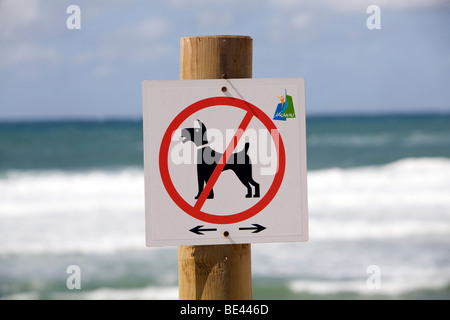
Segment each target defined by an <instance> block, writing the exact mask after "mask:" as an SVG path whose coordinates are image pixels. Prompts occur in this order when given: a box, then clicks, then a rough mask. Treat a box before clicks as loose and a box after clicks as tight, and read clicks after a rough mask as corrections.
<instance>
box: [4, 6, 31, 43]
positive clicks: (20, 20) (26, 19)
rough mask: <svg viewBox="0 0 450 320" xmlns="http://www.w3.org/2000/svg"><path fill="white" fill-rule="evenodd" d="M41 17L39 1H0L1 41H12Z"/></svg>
mask: <svg viewBox="0 0 450 320" xmlns="http://www.w3.org/2000/svg"><path fill="white" fill-rule="evenodd" d="M38 17H39V0H2V1H0V39H12V38H14V37H16V36H17V35H18V34H19V33H21V32H23V31H24V30H26V29H28V28H29V27H30V26H31V25H32V24H34V23H35V22H36V21H37V20H38Z"/></svg>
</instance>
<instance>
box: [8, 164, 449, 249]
mask: <svg viewBox="0 0 450 320" xmlns="http://www.w3.org/2000/svg"><path fill="white" fill-rule="evenodd" d="M143 189H144V181H143V171H142V170H140V169H123V170H118V171H106V170H105V171H100V170H98V171H87V172H64V171H13V172H8V173H6V174H4V175H3V176H2V177H0V254H6V253H35V254H40V253H55V254H60V253H64V252H85V253H93V252H99V253H102V252H106V253H109V252H114V251H118V250H133V249H135V250H138V249H144V248H145V247H144V234H145V231H144V191H143ZM449 195H450V160H449V159H444V158H417V159H415V158H410V159H404V160H400V161H397V162H394V163H391V164H387V165H382V166H371V167H361V168H351V169H339V168H333V169H325V170H318V171H310V172H309V174H308V196H309V212H310V238H311V241H319V240H320V241H338V240H343V241H347V240H363V239H375V240H376V239H389V238H392V239H402V238H408V237H417V236H444V237H445V236H450V196H449Z"/></svg>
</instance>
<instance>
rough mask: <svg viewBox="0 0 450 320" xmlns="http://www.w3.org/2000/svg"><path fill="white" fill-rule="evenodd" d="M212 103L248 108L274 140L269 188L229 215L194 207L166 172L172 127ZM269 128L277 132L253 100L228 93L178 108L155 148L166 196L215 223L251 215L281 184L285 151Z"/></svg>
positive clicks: (177, 125) (245, 217) (284, 165)
mask: <svg viewBox="0 0 450 320" xmlns="http://www.w3.org/2000/svg"><path fill="white" fill-rule="evenodd" d="M213 106H224V107H226V106H232V107H236V108H240V109H243V110H245V111H249V112H252V113H253V115H254V116H255V117H257V118H258V119H259V120H260V121H261V122H262V123H263V124H264V126H265V127H266V128H267V130H268V131H269V133H270V135H271V136H272V140H273V141H274V143H275V148H276V151H277V154H278V168H277V172H276V173H275V176H274V179H273V182H272V185H271V186H270V188H269V190H268V191H267V193H266V194H265V195H264V197H262V198H261V200H260V201H258V203H256V204H255V205H254V206H252V207H250V208H248V209H246V210H244V211H242V212H239V213H235V214H231V215H214V214H209V213H206V212H203V211H201V210H197V209H196V208H194V207H193V206H191V205H190V204H189V203H187V202H186V200H184V199H183V198H182V197H181V196H180V194H179V193H178V191H177V190H176V188H175V186H174V185H173V182H172V180H171V178H170V174H169V166H168V155H169V147H170V142H171V140H172V135H173V134H174V132H175V130H177V129H178V128H179V127H180V125H181V124H182V123H183V121H185V120H186V119H187V118H188V117H189V116H191V115H192V114H194V113H195V112H198V111H200V110H202V109H205V108H208V107H213ZM272 130H277V131H276V132H278V128H277V127H276V126H275V124H274V123H273V121H272V120H271V119H270V118H269V117H268V116H267V115H266V114H265V113H264V112H263V111H262V110H260V109H259V108H257V107H256V106H254V105H253V104H251V103H249V102H247V101H244V100H241V99H237V98H231V97H212V98H207V99H203V100H200V101H197V102H195V103H193V104H191V105H190V106H188V107H187V108H186V109H184V110H183V111H181V112H180V113H179V114H178V115H177V116H176V117H175V119H173V121H172V122H171V123H170V125H169V127H168V128H167V130H166V132H165V134H164V136H163V139H162V141H161V147H160V150H159V172H160V174H161V179H162V182H163V184H164V187H165V188H166V190H167V192H168V193H169V196H170V197H171V198H172V200H173V201H174V202H175V203H176V204H177V205H178V206H179V207H180V208H181V209H182V210H183V211H184V212H186V213H187V214H189V215H190V216H192V217H193V218H196V219H199V220H201V221H204V222H208V223H215V224H230V223H236V222H241V221H244V220H247V219H249V218H251V217H253V216H254V215H256V214H258V213H259V212H260V211H261V210H263V209H264V208H265V207H266V206H267V205H268V204H269V203H270V202H271V201H272V199H273V198H274V197H275V195H276V194H277V192H278V190H279V188H280V186H281V182H282V181H283V177H284V171H285V168H286V155H285V149H284V144H283V140H282V139H281V135H279V134H278V137H277V139H274V136H273V131H272Z"/></svg>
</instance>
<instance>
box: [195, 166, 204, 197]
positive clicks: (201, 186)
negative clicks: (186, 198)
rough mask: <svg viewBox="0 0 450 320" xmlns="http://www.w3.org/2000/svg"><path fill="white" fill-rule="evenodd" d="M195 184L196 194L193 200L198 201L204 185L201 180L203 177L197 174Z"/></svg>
mask: <svg viewBox="0 0 450 320" xmlns="http://www.w3.org/2000/svg"><path fill="white" fill-rule="evenodd" d="M197 183H198V193H197V195H196V196H195V199H198V198H199V197H200V195H201V194H202V191H203V185H204V183H205V180H204V179H203V177H201V176H200V173H199V172H197Z"/></svg>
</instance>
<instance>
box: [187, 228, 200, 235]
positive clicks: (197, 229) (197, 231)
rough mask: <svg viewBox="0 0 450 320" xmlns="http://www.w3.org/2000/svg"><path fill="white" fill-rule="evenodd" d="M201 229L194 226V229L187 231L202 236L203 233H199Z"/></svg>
mask: <svg viewBox="0 0 450 320" xmlns="http://www.w3.org/2000/svg"><path fill="white" fill-rule="evenodd" d="M201 227H203V226H196V227H194V228H192V229H191V230H189V231H190V232H193V233H195V234H199V235H202V234H203V233H201V232H200V228H201Z"/></svg>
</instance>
